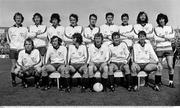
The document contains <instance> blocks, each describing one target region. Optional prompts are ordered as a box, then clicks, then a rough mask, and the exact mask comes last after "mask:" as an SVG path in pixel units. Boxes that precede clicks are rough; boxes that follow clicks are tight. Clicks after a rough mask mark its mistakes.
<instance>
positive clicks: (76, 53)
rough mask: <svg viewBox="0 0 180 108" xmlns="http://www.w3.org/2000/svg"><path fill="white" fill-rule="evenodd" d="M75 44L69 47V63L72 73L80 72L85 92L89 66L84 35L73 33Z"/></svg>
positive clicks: (82, 90)
mask: <svg viewBox="0 0 180 108" xmlns="http://www.w3.org/2000/svg"><path fill="white" fill-rule="evenodd" d="M72 39H73V44H72V45H69V47H68V64H69V65H70V67H69V70H70V72H71V73H72V74H74V73H76V72H79V73H80V74H81V75H82V78H81V84H82V88H81V92H85V89H86V88H87V84H88V68H87V47H86V46H85V45H83V44H82V42H83V40H82V35H81V34H80V33H75V34H73V35H72Z"/></svg>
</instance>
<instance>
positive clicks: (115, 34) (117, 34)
mask: <svg viewBox="0 0 180 108" xmlns="http://www.w3.org/2000/svg"><path fill="white" fill-rule="evenodd" d="M115 36H119V37H120V34H119V32H114V33H112V37H111V38H112V39H114V37H115Z"/></svg>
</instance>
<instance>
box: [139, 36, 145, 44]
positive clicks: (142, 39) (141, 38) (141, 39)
mask: <svg viewBox="0 0 180 108" xmlns="http://www.w3.org/2000/svg"><path fill="white" fill-rule="evenodd" d="M145 39H146V36H145V35H144V34H139V42H140V43H144V42H145Z"/></svg>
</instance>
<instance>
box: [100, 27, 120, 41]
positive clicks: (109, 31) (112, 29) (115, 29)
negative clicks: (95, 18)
mask: <svg viewBox="0 0 180 108" xmlns="http://www.w3.org/2000/svg"><path fill="white" fill-rule="evenodd" d="M118 31H119V27H118V26H117V25H114V24H113V25H107V24H103V25H101V26H100V33H102V34H103V37H104V39H105V41H106V40H108V39H110V40H112V38H111V36H112V33H114V32H118Z"/></svg>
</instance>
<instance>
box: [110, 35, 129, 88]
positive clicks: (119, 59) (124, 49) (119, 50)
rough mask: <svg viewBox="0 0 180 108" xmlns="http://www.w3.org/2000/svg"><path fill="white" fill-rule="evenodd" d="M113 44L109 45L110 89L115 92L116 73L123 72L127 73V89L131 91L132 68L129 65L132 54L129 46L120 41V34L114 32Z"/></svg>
mask: <svg viewBox="0 0 180 108" xmlns="http://www.w3.org/2000/svg"><path fill="white" fill-rule="evenodd" d="M112 40H113V43H112V44H110V45H109V50H110V64H109V73H108V75H109V76H108V78H109V81H110V89H111V90H112V91H114V90H115V89H114V72H115V71H117V70H121V71H122V72H124V73H125V78H126V81H127V89H128V91H131V85H130V78H131V73H130V68H129V65H128V62H129V59H130V52H129V49H128V46H127V44H126V43H125V42H121V41H120V34H119V32H114V33H113V34H112Z"/></svg>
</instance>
